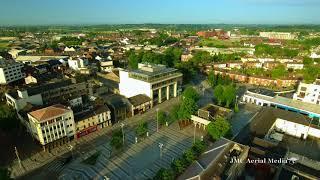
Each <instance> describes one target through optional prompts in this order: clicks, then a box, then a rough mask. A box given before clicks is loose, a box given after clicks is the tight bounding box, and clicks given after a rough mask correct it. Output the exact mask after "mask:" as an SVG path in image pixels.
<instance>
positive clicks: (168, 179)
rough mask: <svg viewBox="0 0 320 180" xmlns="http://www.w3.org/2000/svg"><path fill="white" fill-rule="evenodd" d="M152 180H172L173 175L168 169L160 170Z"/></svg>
mask: <svg viewBox="0 0 320 180" xmlns="http://www.w3.org/2000/svg"><path fill="white" fill-rule="evenodd" d="M153 179H154V180H174V173H173V172H172V170H170V169H164V168H161V169H160V170H159V171H158V172H157V174H156V176H155V177H154V178H153Z"/></svg>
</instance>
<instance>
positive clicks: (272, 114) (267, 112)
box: [250, 107, 319, 136]
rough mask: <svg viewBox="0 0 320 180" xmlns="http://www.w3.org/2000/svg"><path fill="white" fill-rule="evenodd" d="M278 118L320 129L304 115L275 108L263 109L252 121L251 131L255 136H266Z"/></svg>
mask: <svg viewBox="0 0 320 180" xmlns="http://www.w3.org/2000/svg"><path fill="white" fill-rule="evenodd" d="M278 118H280V119H283V120H286V121H291V122H294V123H298V124H303V125H305V126H309V125H310V126H311V127H314V128H317V129H319V127H318V126H316V125H313V124H310V120H309V119H308V118H307V117H306V116H304V115H302V114H298V113H295V112H290V111H286V110H282V109H277V108H273V107H263V108H262V109H261V110H260V112H259V113H258V114H257V115H256V116H255V117H254V119H253V120H252V121H251V123H250V131H251V132H252V133H253V134H256V135H260V136H264V135H266V134H267V133H268V131H269V130H270V128H271V127H272V126H273V124H274V123H275V121H276V120H277V119H278Z"/></svg>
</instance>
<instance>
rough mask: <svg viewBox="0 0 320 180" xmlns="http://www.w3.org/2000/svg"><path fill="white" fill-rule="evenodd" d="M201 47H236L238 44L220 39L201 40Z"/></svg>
mask: <svg viewBox="0 0 320 180" xmlns="http://www.w3.org/2000/svg"><path fill="white" fill-rule="evenodd" d="M199 45H200V46H208V47H218V48H219V47H221V48H226V47H235V46H238V42H236V41H232V40H220V39H201V41H200V42H199Z"/></svg>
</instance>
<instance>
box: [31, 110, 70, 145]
mask: <svg viewBox="0 0 320 180" xmlns="http://www.w3.org/2000/svg"><path fill="white" fill-rule="evenodd" d="M28 119H29V130H30V131H31V133H32V136H33V137H35V138H36V139H37V140H38V141H39V142H40V143H41V145H43V146H44V147H45V146H47V144H53V145H54V144H60V143H66V142H67V141H69V140H70V139H73V138H74V135H75V122H74V117H73V111H72V110H71V109H69V108H67V107H65V106H63V105H60V104H57V105H53V106H49V107H46V108H43V109H39V110H36V111H32V112H29V113H28Z"/></svg>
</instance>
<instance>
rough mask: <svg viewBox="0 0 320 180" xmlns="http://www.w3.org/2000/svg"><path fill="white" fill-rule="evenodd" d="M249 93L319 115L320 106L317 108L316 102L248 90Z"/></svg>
mask: <svg viewBox="0 0 320 180" xmlns="http://www.w3.org/2000/svg"><path fill="white" fill-rule="evenodd" d="M249 94H250V96H253V97H256V98H259V99H262V100H266V101H270V102H272V103H275V104H279V105H283V106H287V107H292V108H295V109H300V110H302V111H306V112H310V113H315V114H318V115H320V108H319V105H317V104H312V103H307V102H302V101H299V100H293V99H290V98H286V97H282V96H274V97H268V96H265V95H262V94H258V93H250V92H249Z"/></svg>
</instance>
